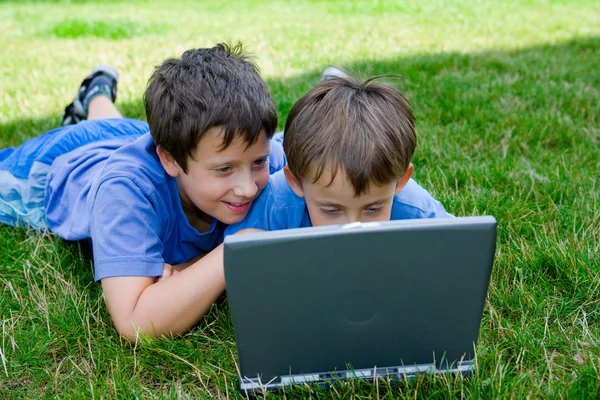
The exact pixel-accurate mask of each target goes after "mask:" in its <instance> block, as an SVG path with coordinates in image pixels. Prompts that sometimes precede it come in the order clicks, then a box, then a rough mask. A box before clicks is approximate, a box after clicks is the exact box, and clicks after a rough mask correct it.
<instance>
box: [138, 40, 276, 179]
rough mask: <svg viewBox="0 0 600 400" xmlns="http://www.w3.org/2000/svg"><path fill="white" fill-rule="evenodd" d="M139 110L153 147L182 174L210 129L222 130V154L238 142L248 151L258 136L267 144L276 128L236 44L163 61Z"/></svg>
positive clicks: (254, 71)
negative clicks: (169, 158)
mask: <svg viewBox="0 0 600 400" xmlns="http://www.w3.org/2000/svg"><path fill="white" fill-rule="evenodd" d="M144 106H145V108H146V117H147V119H148V125H149V126H150V133H151V134H152V137H153V139H154V142H155V143H156V145H157V146H161V147H162V148H163V149H165V150H166V151H168V152H169V153H170V154H171V155H172V156H173V158H174V159H175V161H177V163H178V164H179V166H180V167H181V168H182V169H183V170H184V171H187V160H188V158H189V157H192V156H193V153H194V151H195V150H196V146H197V145H198V142H199V141H200V139H201V138H202V136H203V135H204V133H205V132H206V131H207V130H208V129H210V128H213V127H222V128H223V149H225V148H226V147H227V146H229V145H230V144H231V142H232V141H233V140H234V139H235V138H236V137H238V136H240V137H241V138H242V139H243V140H244V142H245V143H246V144H247V145H248V146H249V145H251V144H253V143H255V142H256V140H257V139H258V137H259V135H260V132H261V131H265V133H266V134H267V136H268V137H269V138H271V137H272V136H273V133H274V132H275V129H276V127H277V110H276V108H275V103H274V102H273V98H272V97H271V94H270V93H269V91H268V89H267V86H266V85H265V82H264V81H263V80H262V78H261V77H260V75H259V72H258V68H257V66H256V65H255V64H254V63H253V62H252V61H250V59H249V58H248V55H246V54H244V53H243V50H242V45H241V44H238V45H236V46H234V47H230V46H229V45H227V44H218V45H217V46H215V47H212V48H201V49H192V50H188V51H186V52H185V53H183V55H182V56H181V58H170V59H167V60H165V61H164V62H163V63H162V64H161V65H159V66H158V67H156V69H155V70H154V73H153V74H152V76H151V77H150V79H149V81H148V87H147V88H146V92H145V93H144Z"/></svg>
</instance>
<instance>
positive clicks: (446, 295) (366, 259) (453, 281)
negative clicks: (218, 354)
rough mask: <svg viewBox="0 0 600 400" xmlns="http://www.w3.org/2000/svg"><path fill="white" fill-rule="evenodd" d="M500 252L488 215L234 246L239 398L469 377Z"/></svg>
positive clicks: (230, 244)
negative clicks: (296, 388) (300, 388)
mask: <svg viewBox="0 0 600 400" xmlns="http://www.w3.org/2000/svg"><path fill="white" fill-rule="evenodd" d="M495 248H496V220H495V219H494V218H493V217H490V216H482V217H458V218H451V219H417V220H403V221H386V222H379V223H374V222H369V223H351V224H347V225H341V226H340V225H336V226H325V227H312V228H299V229H290V230H284V231H272V232H261V233H256V234H250V235H231V236H227V237H226V238H225V249H224V254H225V256H224V257H225V258H224V260H225V281H226V287H227V297H228V301H229V307H230V311H231V317H232V321H233V326H234V330H235V339H236V343H237V350H238V358H239V371H238V373H239V378H240V389H241V391H242V392H246V393H248V392H256V391H264V390H277V389H278V388H281V387H283V386H291V385H294V384H305V383H308V384H319V385H320V384H325V385H326V384H328V383H329V382H331V381H336V380H340V379H347V378H350V379H352V378H363V379H367V380H374V379H375V378H379V377H381V378H387V377H389V378H391V379H395V378H406V377H410V376H414V375H415V374H418V373H426V372H429V373H445V372H454V373H468V372H469V371H471V370H472V369H473V368H474V360H473V359H474V352H475V344H476V343H477V338H478V334H479V325H480V322H481V316H482V312H483V307H484V302H485V299H486V295H487V289H488V283H489V280H490V275H491V272H492V264H493V261H494V254H495Z"/></svg>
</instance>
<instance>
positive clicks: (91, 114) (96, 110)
mask: <svg viewBox="0 0 600 400" xmlns="http://www.w3.org/2000/svg"><path fill="white" fill-rule="evenodd" d="M106 118H123V116H122V115H121V113H120V112H119V110H117V107H115V104H114V103H113V102H112V100H111V99H110V98H109V97H107V96H102V95H100V96H96V97H94V98H93V99H92V100H91V101H90V103H89V105H88V116H87V119H88V121H89V120H93V119H106Z"/></svg>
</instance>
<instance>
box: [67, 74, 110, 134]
mask: <svg viewBox="0 0 600 400" xmlns="http://www.w3.org/2000/svg"><path fill="white" fill-rule="evenodd" d="M118 82H119V73H118V72H117V69H116V68H115V67H113V66H110V65H105V64H102V65H97V66H96V67H95V68H94V69H93V70H92V73H91V74H89V75H88V76H87V77H86V78H85V79H84V80H83V82H82V83H81V86H80V87H79V91H78V92H77V95H76V96H75V99H74V100H73V102H72V103H71V104H69V105H68V106H67V107H65V114H64V115H63V118H62V122H61V126H66V125H74V124H76V123H78V122H79V121H82V120H85V119H87V116H88V105H89V104H90V101H91V100H92V99H93V98H94V97H96V96H98V95H101V94H102V95H105V96H107V97H109V98H110V99H111V100H112V101H113V103H114V102H115V99H116V98H117V83H118Z"/></svg>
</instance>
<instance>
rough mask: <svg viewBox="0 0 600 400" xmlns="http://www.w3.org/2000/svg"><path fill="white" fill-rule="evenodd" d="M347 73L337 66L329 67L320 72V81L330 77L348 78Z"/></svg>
mask: <svg viewBox="0 0 600 400" xmlns="http://www.w3.org/2000/svg"><path fill="white" fill-rule="evenodd" d="M348 77H349V75H348V73H347V72H346V71H344V70H343V69H341V68H338V67H329V68H326V69H325V71H323V73H322V74H321V81H326V80H327V79H331V78H348Z"/></svg>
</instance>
